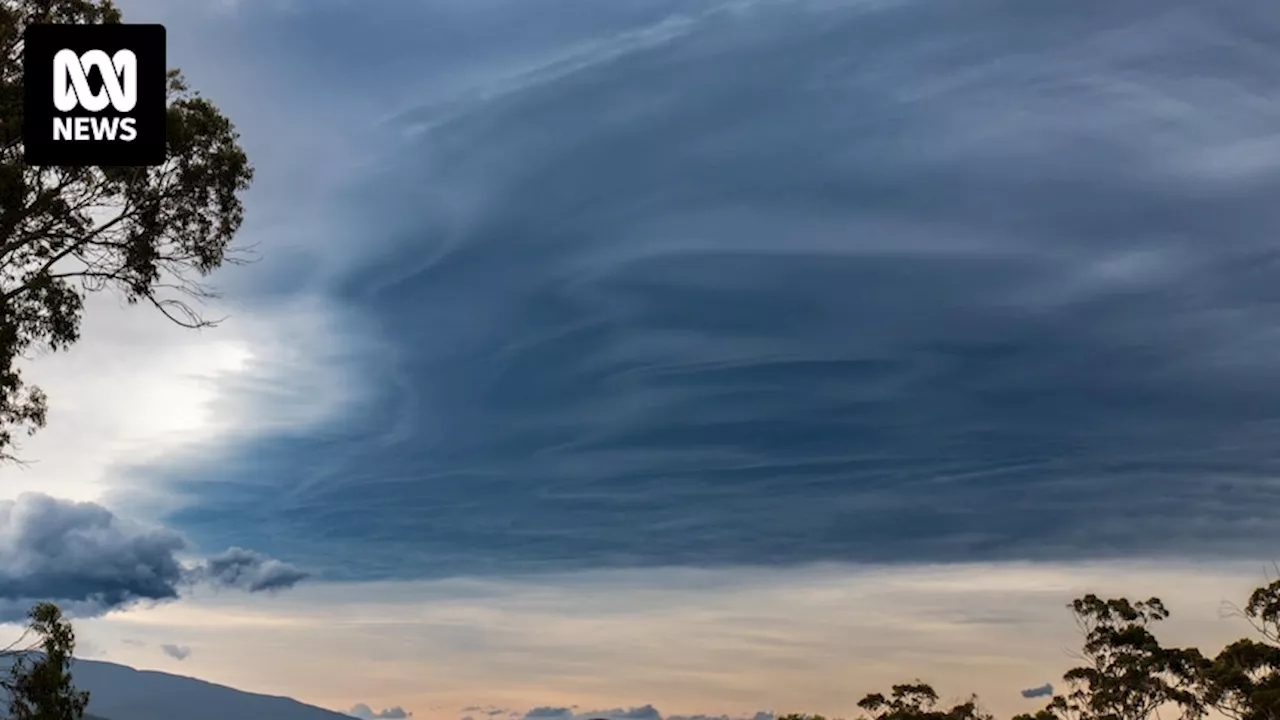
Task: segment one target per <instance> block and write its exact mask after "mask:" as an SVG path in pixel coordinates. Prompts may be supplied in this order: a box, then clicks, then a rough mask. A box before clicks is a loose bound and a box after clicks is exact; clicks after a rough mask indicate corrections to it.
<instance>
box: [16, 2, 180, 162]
mask: <svg viewBox="0 0 1280 720" xmlns="http://www.w3.org/2000/svg"><path fill="white" fill-rule="evenodd" d="M166 76H167V65H166V62H165V31H164V26H162V25H32V26H30V27H28V28H27V31H26V34H25V36H24V46H23V83H24V87H25V93H26V97H25V105H24V109H25V113H26V114H25V118H24V120H23V149H24V152H25V157H26V161H27V163H28V164H30V165H63V166H88V165H134V166H136V165H160V164H162V163H163V162H164V158H165V91H166V86H167V77H166Z"/></svg>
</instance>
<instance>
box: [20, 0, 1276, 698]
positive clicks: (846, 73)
mask: <svg viewBox="0 0 1280 720" xmlns="http://www.w3.org/2000/svg"><path fill="white" fill-rule="evenodd" d="M119 4H120V6H121V7H122V8H123V10H124V12H125V17H126V20H128V21H132V22H162V23H164V24H165V25H166V27H167V29H168V43H169V44H168V52H169V60H170V63H171V64H172V65H176V66H178V67H181V68H182V69H183V70H184V72H185V73H186V75H187V77H188V79H189V80H190V81H191V83H192V85H193V86H194V87H196V88H197V89H199V90H200V91H201V92H202V93H203V94H204V95H206V96H207V97H209V98H211V99H213V100H214V101H215V102H216V103H217V104H218V105H219V106H220V107H221V108H222V109H223V110H224V111H225V112H226V113H227V114H228V115H229V116H230V117H231V118H232V119H233V120H234V121H235V123H236V124H237V127H238V128H239V129H240V131H241V132H242V136H243V137H242V140H243V144H244V146H245V148H246V150H247V151H248V153H249V155H250V157H251V159H252V161H253V162H254V164H255V166H256V168H257V179H256V181H255V184H254V186H253V188H252V189H251V190H250V191H249V193H248V195H247V196H246V204H247V206H248V220H247V222H246V225H245V227H244V229H243V231H242V234H241V239H242V241H243V242H244V243H245V244H246V245H252V246H253V247H254V249H255V252H256V253H257V260H256V262H254V263H252V264H250V265H247V266H243V267H234V268H227V269H225V270H223V271H221V272H220V273H218V274H217V275H216V276H215V278H214V280H215V284H216V285H217V286H218V287H219V288H220V289H221V290H222V291H223V297H222V298H221V299H220V300H218V301H217V302H216V304H215V306H214V307H211V308H210V309H209V312H210V314H211V315H216V316H222V315H225V316H227V319H226V320H225V321H224V322H223V323H222V324H221V325H220V326H219V327H217V328H214V329H210V330H205V331H200V332H189V331H185V330H182V329H179V328H176V327H173V326H171V325H167V324H166V323H165V322H164V321H163V320H162V319H159V318H157V317H155V316H153V315H152V314H148V313H146V312H145V311H143V310H140V309H135V308H126V307H125V306H124V305H123V304H122V303H120V302H118V301H117V300H116V299H115V298H111V297H95V298H94V299H93V301H92V302H90V303H89V312H88V315H87V317H86V320H85V325H84V333H83V339H82V341H81V342H80V343H79V344H78V345H76V346H75V347H74V348H73V349H72V350H71V351H70V352H67V353H63V354H57V355H50V356H46V357H39V358H36V359H35V360H34V361H33V362H32V363H31V365H30V368H29V370H27V372H28V374H29V376H30V377H31V378H32V379H33V380H35V381H37V382H39V383H40V384H41V385H42V386H43V387H44V388H45V389H46V391H47V392H48V393H49V397H50V402H51V407H52V411H51V415H50V419H49V425H48V427H47V428H46V430H44V431H43V432H42V433H41V434H39V435H37V436H35V437H34V438H32V439H31V440H30V441H29V442H27V443H25V444H24V446H23V448H22V450H23V454H24V456H25V457H26V458H27V459H29V460H30V461H31V462H30V464H29V465H27V466H25V467H12V466H11V467H4V468H0V476H2V477H0V481H3V484H2V485H0V578H3V581H2V582H0V615H2V616H3V617H0V619H12V618H13V617H15V613H19V612H20V609H21V608H22V607H23V606H24V603H28V602H29V601H30V600H32V599H33V598H39V597H45V596H56V599H58V600H60V601H61V602H63V603H64V604H65V605H67V606H68V608H70V609H71V610H72V611H73V612H75V613H76V615H77V623H78V627H79V628H80V635H81V637H82V639H83V647H82V651H83V653H84V654H85V656H87V657H95V658H102V659H107V660H111V661H115V662H121V663H125V664H129V665H133V666H135V667H141V668H150V669H160V670H165V671H168V672H177V673H181V674H188V675H193V676H197V677H200V678H202V679H206V680H211V681H214V682H220V683H225V684H229V685H232V686H235V687H239V688H242V689H246V690H252V691H259V692H268V693H271V694H283V695H289V696H292V697H296V698H298V699H300V700H302V701H304V702H309V703H313V704H317V705H320V706H323V707H327V708H332V709H337V710H341V711H350V712H351V713H352V714H354V715H358V716H365V717H377V716H381V717H387V718H393V717H401V716H407V715H408V714H410V713H412V715H413V717H415V718H441V719H442V720H464V719H465V718H470V719H471V720H487V719H488V718H491V717H492V718H501V720H513V719H514V720H519V719H522V718H527V719H528V720H571V718H575V717H582V716H592V717H595V716H607V717H611V718H615V719H616V720H658V718H659V717H665V718H673V717H692V716H709V717H721V716H723V717H725V718H730V719H733V720H737V719H739V718H741V719H743V720H755V719H756V718H757V714H758V713H785V712H823V713H827V714H830V715H844V716H852V715H854V714H855V712H856V707H855V703H856V701H857V699H858V698H860V697H861V695H862V694H865V693H867V692H873V691H881V690H885V689H886V688H887V686H888V685H889V684H891V683H894V682H902V681H907V680H912V679H915V678H917V677H919V678H922V679H925V680H928V681H931V682H933V683H934V684H935V685H936V686H937V687H938V689H939V690H940V691H941V692H942V694H943V695H944V697H947V698H962V697H964V696H966V695H967V694H968V693H970V692H978V693H979V694H980V696H981V698H982V700H983V701H984V703H985V705H986V706H988V707H989V708H990V709H992V710H994V711H996V712H998V713H1001V714H1005V715H1007V714H1009V713H1013V712H1024V711H1030V710H1034V709H1036V708H1037V707H1039V704H1040V703H1042V702H1043V698H1040V697H1031V698H1027V697H1024V693H1023V691H1024V690H1032V689H1034V688H1039V687H1042V686H1043V685H1044V684H1045V683H1055V684H1056V683H1057V682H1058V679H1059V678H1060V676H1061V674H1062V672H1063V671H1065V670H1066V669H1067V668H1068V667H1070V666H1071V664H1072V658H1071V656H1070V654H1069V648H1071V647H1073V646H1076V645H1077V636H1076V632H1077V631H1076V627H1075V625H1074V624H1073V623H1072V622H1071V619H1070V617H1069V615H1068V613H1067V612H1066V610H1065V607H1064V606H1065V604H1066V603H1067V602H1068V601H1069V600H1071V599H1072V598H1073V597H1075V596H1077V595H1079V594H1082V593H1084V592H1097V593H1099V594H1111V595H1130V596H1143V597H1146V596H1149V595H1152V594H1155V595H1158V596H1160V597H1161V598H1163V599H1164V600H1165V601H1166V603H1167V604H1168V605H1169V606H1170V607H1171V609H1172V610H1173V612H1174V617H1173V619H1172V620H1171V621H1170V626H1169V637H1170V638H1171V639H1172V640H1185V641H1187V642H1195V643H1202V644H1203V645H1205V646H1207V647H1209V648H1211V649H1216V647H1217V646H1221V645H1222V644H1224V643H1225V642H1226V641H1229V640H1231V639H1234V638H1236V637H1240V636H1242V635H1244V634H1246V631H1247V628H1245V627H1242V626H1241V622H1240V621H1239V620H1238V619H1232V618H1229V617H1224V613H1223V612H1222V610H1223V603H1224V602H1237V603H1240V602H1243V600H1244V599H1245V597H1246V596H1247V593H1248V591H1249V589H1251V588H1252V587H1254V586H1256V585H1258V584H1260V583H1262V582H1264V581H1265V580H1266V579H1267V576H1266V573H1267V572H1268V568H1270V567H1271V563H1272V562H1273V561H1274V560H1275V559H1276V558H1275V557H1274V555H1273V554H1271V552H1270V550H1269V548H1270V547H1272V546H1274V544H1275V542H1276V541H1277V540H1280V523H1276V522H1275V520H1276V519H1277V518H1276V513H1275V512H1273V507H1274V506H1275V503H1274V500H1275V499H1276V498H1277V496H1278V495H1280V482H1278V481H1277V479H1276V475H1275V469H1276V459H1275V458H1276V456H1275V450H1274V448H1275V447H1276V443H1277V440H1278V439H1280V382H1277V381H1280V363H1277V362H1276V361H1275V356H1276V353H1277V351H1280V310H1278V309H1277V308H1278V307H1280V305H1277V303H1276V300H1277V299H1280V295H1277V290H1276V288H1277V287H1280V285H1278V284H1277V283H1276V282H1275V280H1274V278H1275V274H1276V269H1277V267H1278V265H1277V258H1278V256H1277V252H1276V251H1277V247H1278V246H1277V244H1276V240H1275V238H1276V237H1277V230H1280V204H1277V203H1276V202H1275V201H1274V198H1275V197H1277V195H1278V194H1280V100H1277V99H1276V98H1277V97H1280V93H1277V91H1278V90H1280V8H1278V7H1273V4H1272V3H1267V2H1263V1H1262V0H1253V1H1249V0H1246V1H1244V2H1236V3H1231V4H1226V5H1223V4H1217V5H1215V6H1213V7H1209V6H1208V5H1207V4H1205V3H1203V2H1198V1H1193V0H1159V1H1158V2H1157V1H1156V0H1134V1H1133V2H1127V3H1113V2H1104V1H1103V0H1072V1H1071V2H1056V1H1054V0H1044V1H1043V2H1034V3H1031V2H1025V1H1019V0H969V1H968V2H965V3H952V2H940V1H938V0H737V1H734V0H679V1H677V0H643V1H642V0H610V2H607V3H605V2H598V1H596V0H362V2H359V3H357V2H351V1H350V0H254V1H253V2H249V1H248V0H240V1H239V2H234V1H229V0H220V1H218V0H207V1H205V2H196V0H181V1H178V0H122V1H121V2H120V3H119ZM68 449H72V450H70V451H69V450H68ZM51 548H52V549H51ZM1271 572H1272V574H1273V575H1274V570H1272V571H1271ZM1029 694H1031V695H1035V694H1036V693H1034V692H1032V693H1029Z"/></svg>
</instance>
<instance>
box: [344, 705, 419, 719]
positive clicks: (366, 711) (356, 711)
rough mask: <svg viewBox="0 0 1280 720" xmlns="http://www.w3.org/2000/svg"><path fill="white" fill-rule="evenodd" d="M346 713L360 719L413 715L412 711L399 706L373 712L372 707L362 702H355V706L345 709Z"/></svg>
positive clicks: (397, 717)
mask: <svg viewBox="0 0 1280 720" xmlns="http://www.w3.org/2000/svg"><path fill="white" fill-rule="evenodd" d="M347 714H348V715H350V716H351V717H354V718H360V720H405V718H410V717H413V713H411V712H408V711H406V710H405V709H404V708H402V707H399V706H396V707H391V708H387V709H385V710H383V711H382V712H374V711H373V708H371V707H369V706H368V705H365V704H364V703H356V705H355V707H353V708H351V709H350V710H348V711H347Z"/></svg>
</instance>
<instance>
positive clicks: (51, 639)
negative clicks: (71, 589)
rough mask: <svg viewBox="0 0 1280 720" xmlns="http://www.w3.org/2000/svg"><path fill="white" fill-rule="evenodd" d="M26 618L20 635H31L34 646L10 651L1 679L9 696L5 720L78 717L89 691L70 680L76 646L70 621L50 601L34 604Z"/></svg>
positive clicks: (87, 698)
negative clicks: (6, 674) (4, 673)
mask: <svg viewBox="0 0 1280 720" xmlns="http://www.w3.org/2000/svg"><path fill="white" fill-rule="evenodd" d="M27 618H28V622H27V631H26V632H25V633H24V634H23V638H24V639H25V638H29V637H33V636H34V638H35V644H34V647H27V648H23V649H22V650H19V651H17V652H13V653H12V657H13V664H12V665H11V666H10V668H9V676H8V678H7V679H5V680H4V681H2V682H0V685H2V686H3V687H4V689H5V691H6V692H7V694H8V696H9V697H8V709H9V711H8V714H7V715H6V716H5V718H6V720H81V718H83V717H84V710H85V706H86V705H88V704H89V693H87V692H84V691H81V690H77V689H76V688H75V685H73V684H72V682H71V663H72V655H73V654H74V652H75V647H76V635H75V631H74V630H73V629H72V627H71V623H70V622H68V621H67V620H66V619H65V618H63V617H62V611H61V610H59V609H58V606H57V605H54V604H52V603H39V604H37V605H36V606H35V607H33V608H31V612H30V613H29V614H28V616H27ZM19 643H21V639H20V640H19ZM33 649H38V650H39V652H38V653H33V652H31V650H33Z"/></svg>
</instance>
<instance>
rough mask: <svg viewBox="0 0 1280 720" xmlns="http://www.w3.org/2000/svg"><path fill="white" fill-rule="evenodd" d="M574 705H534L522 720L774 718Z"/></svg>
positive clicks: (770, 716)
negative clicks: (676, 713)
mask: <svg viewBox="0 0 1280 720" xmlns="http://www.w3.org/2000/svg"><path fill="white" fill-rule="evenodd" d="M576 709H577V708H576V706H569V707H555V706H544V707H536V708H533V709H532V710H529V711H528V712H526V713H525V714H524V720H774V715H773V713H768V712H757V713H756V714H755V715H753V716H741V717H732V716H729V715H665V716H664V715H663V714H662V713H661V712H659V711H658V709H657V708H655V707H654V706H653V705H641V706H639V707H632V708H613V709H612V710H589V711H587V712H575V710H576Z"/></svg>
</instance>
